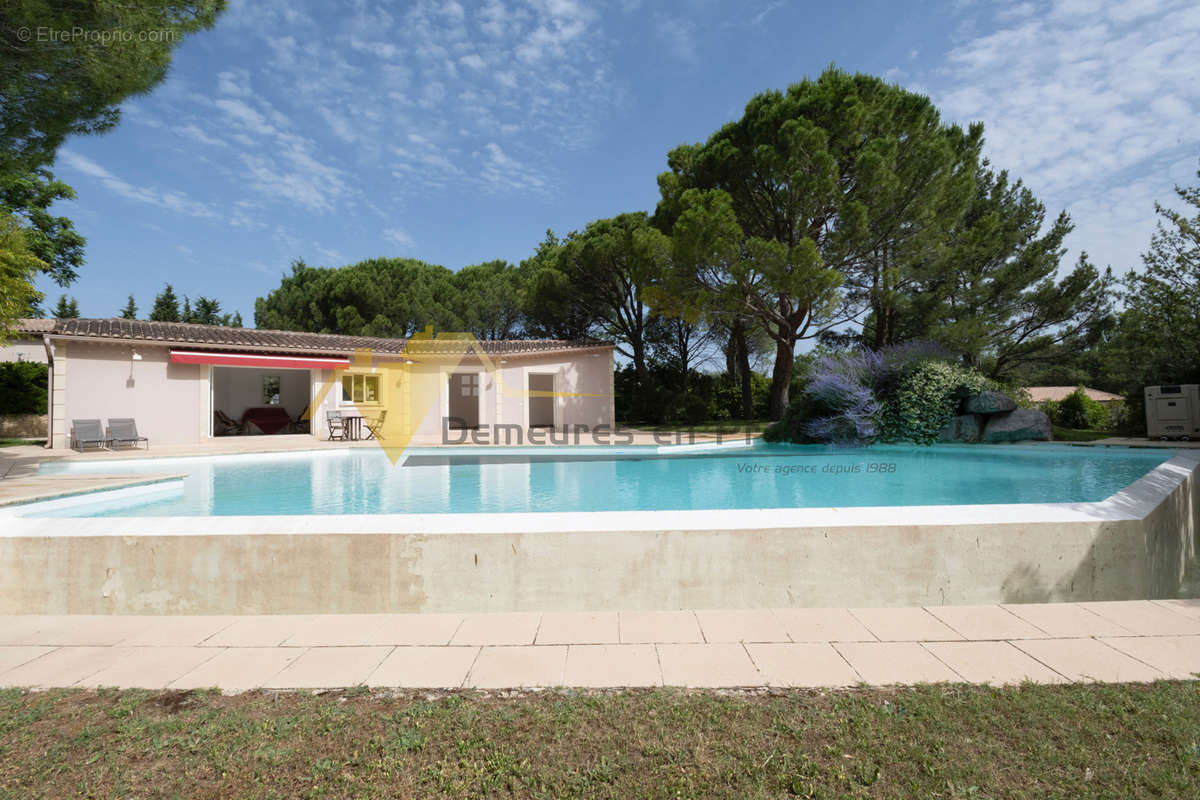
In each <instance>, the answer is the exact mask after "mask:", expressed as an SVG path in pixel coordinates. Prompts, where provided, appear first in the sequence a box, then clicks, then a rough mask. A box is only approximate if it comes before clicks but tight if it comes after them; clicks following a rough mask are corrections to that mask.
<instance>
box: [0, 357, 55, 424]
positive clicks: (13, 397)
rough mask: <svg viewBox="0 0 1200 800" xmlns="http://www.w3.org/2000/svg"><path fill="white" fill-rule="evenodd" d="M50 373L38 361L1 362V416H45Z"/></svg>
mask: <svg viewBox="0 0 1200 800" xmlns="http://www.w3.org/2000/svg"><path fill="white" fill-rule="evenodd" d="M48 371H49V368H48V367H47V366H46V365H45V364H39V363H37V362H36V361H2V362H0V414H45V413H46V387H47V385H48V378H47V372H48Z"/></svg>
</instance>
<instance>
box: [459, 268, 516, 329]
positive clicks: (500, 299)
mask: <svg viewBox="0 0 1200 800" xmlns="http://www.w3.org/2000/svg"><path fill="white" fill-rule="evenodd" d="M521 277H522V276H521V272H520V270H518V269H517V268H516V267H514V266H513V265H511V264H509V263H508V262H507V261H502V260H497V261H487V262H485V263H483V264H475V265H473V266H469V267H463V268H462V269H460V270H459V271H458V272H456V273H454V275H453V277H451V278H450V283H451V285H452V286H453V287H454V292H453V294H452V295H451V298H452V301H453V305H454V312H455V315H456V316H457V317H458V318H459V320H461V321H462V324H463V327H464V329H465V330H466V331H469V332H471V333H473V334H474V335H475V336H476V338H479V339H511V338H513V337H515V336H516V335H517V334H518V333H519V332H520V330H521V297H520V295H521Z"/></svg>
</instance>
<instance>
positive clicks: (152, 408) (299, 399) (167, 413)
mask: <svg viewBox="0 0 1200 800" xmlns="http://www.w3.org/2000/svg"><path fill="white" fill-rule="evenodd" d="M17 327H18V332H17V336H16V338H15V339H14V340H13V341H12V342H10V343H9V347H11V348H12V349H13V352H14V353H23V354H24V355H23V357H26V358H30V359H32V358H34V357H36V356H38V355H40V356H41V358H39V359H38V360H43V359H44V360H47V361H48V362H49V364H50V377H49V381H50V386H49V393H50V403H49V406H50V414H49V417H50V419H49V427H50V431H49V436H48V441H47V446H48V447H52V448H56V449H57V448H66V447H69V446H70V443H71V421H72V420H75V419H100V420H102V421H103V422H104V423H107V421H108V420H109V419H111V418H126V417H132V418H133V419H134V420H136V423H137V428H138V433H139V434H141V435H142V436H146V437H147V438H149V440H150V442H151V445H152V446H153V445H159V444H164V445H165V444H199V443H203V442H205V441H208V440H209V439H211V438H213V437H216V436H219V435H222V434H223V433H227V432H229V430H230V428H229V426H224V425H222V424H221V421H222V420H233V421H234V422H239V423H240V422H244V421H246V420H250V421H255V420H258V421H262V420H266V421H267V423H268V424H266V425H264V426H263V427H261V428H260V427H258V426H256V425H243V426H242V428H243V430H242V431H241V432H242V433H245V431H246V430H249V431H252V432H254V433H259V432H262V433H268V432H271V431H268V430H266V429H267V428H276V429H277V430H278V432H281V433H283V432H292V433H294V432H296V431H298V430H299V431H303V430H307V431H308V432H309V433H310V435H312V436H314V437H318V438H326V437H327V436H328V435H329V418H330V416H331V415H333V416H336V415H337V414H338V413H339V412H340V413H341V414H343V415H345V416H349V417H354V416H363V417H369V415H373V414H377V413H378V410H383V409H392V411H390V412H389V413H392V414H393V417H394V416H395V415H396V413H397V412H396V411H395V409H396V408H397V406H398V405H399V404H401V402H402V401H403V403H407V404H408V407H413V408H415V407H419V408H420V409H421V410H420V412H419V413H418V414H417V418H414V419H413V421H412V432H413V435H414V441H430V440H436V439H437V438H439V437H441V436H444V431H445V430H446V429H447V427H449V428H455V429H458V428H462V429H480V428H489V429H491V430H496V429H497V427H503V428H505V429H507V431H509V432H514V433H515V431H516V430H517V429H519V430H520V431H522V432H524V433H526V434H527V433H528V431H529V430H530V429H533V428H555V429H564V428H568V427H574V428H576V429H578V428H579V426H587V427H588V428H596V427H599V426H608V428H609V429H610V430H611V426H612V425H613V409H614V404H613V347H612V345H611V344H609V343H606V342H597V341H581V342H571V341H559V340H546V339H530V340H504V341H477V340H474V339H470V338H465V339H464V338H461V337H458V336H453V335H452V336H449V337H443V336H438V337H434V338H428V337H413V338H412V339H385V338H374V337H367V336H343V335H336V334H320V333H304V332H298V331H272V330H257V329H253V328H226V327H218V326H210V325H192V324H185V323H175V322H147V321H141V320H127V319H56V320H55V319H50V320H43V319H31V320H23V321H21V322H20V324H19V325H18V326H17ZM13 360H16V359H13ZM418 384H419V385H421V386H422V387H424V388H422V389H421V390H420V392H419V393H420V394H421V396H422V397H424V398H427V401H423V403H424V404H423V405H422V404H420V403H416V402H415V400H414V392H415V391H416V387H417V386H418ZM429 387H434V389H433V390H432V391H430V390H429ZM272 422H282V423H285V424H283V425H282V426H281V427H276V425H273V424H271V423H272Z"/></svg>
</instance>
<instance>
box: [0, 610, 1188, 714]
mask: <svg viewBox="0 0 1200 800" xmlns="http://www.w3.org/2000/svg"><path fill="white" fill-rule="evenodd" d="M1196 673H1200V600H1156V601H1130V602H1110V603H1079V604H1031V605H991V606H940V607H929V608H889V609H863V608H855V609H779V610H773V611H772V610H749V611H728V610H727V611H663V612H621V613H600V614H587V613H545V614H538V613H505V614H465V615H464V614H366V615H344V616H336V615H328V616H236V617H198V616H192V617H188V616H176V617H152V616H99V617H96V616H28V617H18V616H13V617H0V686H28V687H69V686H75V687H99V686H116V687H128V688H146V689H163V688H175V689H191V688H207V687H219V688H221V689H222V690H224V691H226V692H231V693H232V692H240V691H245V690H250V689H255V688H265V689H331V688H343V687H350V686H359V685H366V686H372V687H416V688H480V689H485V688H515V687H554V686H574V687H634V686H662V685H666V686H688V687H712V688H721V687H758V686H773V687H839V686H852V685H857V684H860V683H867V684H876V685H883V684H911V683H925V682H930V683H933V682H940V681H955V682H957V681H968V682H973V683H994V684H1005V683H1014V682H1021V681H1025V680H1031V681H1034V682H1038V683H1061V682H1069V681H1101V682H1109V681H1120V682H1127V681H1152V680H1158V679H1164V678H1177V679H1187V678H1192V677H1195V676H1196Z"/></svg>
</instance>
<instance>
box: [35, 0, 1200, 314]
mask: <svg viewBox="0 0 1200 800" xmlns="http://www.w3.org/2000/svg"><path fill="white" fill-rule="evenodd" d="M830 63H835V64H837V65H838V66H840V67H842V68H844V69H847V70H851V71H864V72H870V73H875V74H879V75H884V76H886V77H888V78H889V79H891V80H894V81H896V82H898V83H900V84H901V85H903V86H905V87H907V88H911V89H914V90H917V91H921V92H924V93H927V94H929V95H930V96H931V97H933V99H934V100H935V102H936V103H937V104H938V106H939V108H941V109H942V111H943V113H944V115H945V116H946V117H947V118H949V119H951V120H955V121H960V122H967V121H971V120H982V121H983V122H984V124H985V128H986V136H987V140H988V144H987V147H986V152H987V155H988V156H989V157H990V158H991V159H992V161H993V162H994V164H996V165H997V166H1001V167H1005V168H1007V169H1009V170H1010V172H1011V173H1012V174H1013V175H1016V176H1019V177H1021V178H1023V179H1024V180H1025V182H1026V183H1027V184H1028V185H1029V186H1030V187H1031V188H1032V189H1033V190H1034V191H1035V193H1036V194H1037V195H1038V196H1039V197H1040V198H1041V199H1042V200H1043V201H1045V202H1046V203H1047V205H1048V206H1049V211H1050V215H1051V216H1053V214H1054V213H1057V211H1058V210H1059V209H1062V208H1066V209H1067V210H1068V211H1069V212H1070V213H1071V215H1072V217H1073V218H1074V220H1075V223H1076V226H1077V228H1076V232H1075V233H1074V234H1072V236H1071V237H1070V239H1069V240H1068V244H1069V245H1070V247H1071V248H1072V251H1073V252H1072V255H1071V256H1069V258H1070V259H1073V258H1074V254H1075V253H1076V252H1077V251H1078V250H1079V249H1086V250H1087V251H1088V252H1089V253H1090V254H1091V255H1092V257H1093V260H1094V261H1096V262H1097V263H1099V264H1100V265H1102V266H1103V265H1106V264H1112V265H1113V266H1114V267H1115V268H1117V269H1118V270H1119V271H1122V272H1123V271H1124V270H1125V269H1127V268H1129V267H1134V266H1137V264H1138V254H1139V253H1140V252H1142V251H1143V250H1144V249H1145V246H1146V244H1147V242H1148V240H1149V236H1150V233H1151V232H1152V230H1153V227H1154V211H1153V204H1154V201H1155V200H1156V199H1157V200H1163V201H1170V200H1172V199H1173V195H1172V194H1171V188H1172V186H1173V185H1174V184H1176V183H1184V184H1189V183H1194V182H1195V171H1196V168H1197V158H1198V157H1200V126H1198V125H1197V124H1196V112H1197V109H1198V107H1200V81H1197V79H1196V76H1197V75H1200V5H1198V4H1197V3H1195V2H1194V0H1123V1H1122V2H1095V1H1094V0H1059V1H1058V2H1025V3H1011V2H1003V3H985V2H969V1H966V0H959V1H958V2H952V3H932V2H917V3H909V2H905V3H897V2H859V3H849V2H848V3H825V2H822V3H816V2H807V1H804V2H801V1H800V0H791V1H790V2H789V1H788V0H745V2H717V1H716V0H700V1H699V2H693V3H667V2H653V3H652V2H649V0H641V1H640V2H639V0H614V2H604V3H600V2H596V3H585V2H581V1H577V0H485V1H484V2H468V0H438V1H437V2H428V3H426V2H419V3H404V4H394V5H391V4H374V3H369V2H365V0H364V1H359V2H337V3H334V2H324V3H319V2H288V0H256V1H255V0H235V1H234V2H232V3H231V6H230V8H229V10H228V11H227V12H226V14H225V15H224V16H223V17H222V19H221V21H220V22H219V23H218V25H217V27H216V28H215V29H214V30H212V31H209V32H206V33H202V34H199V35H197V36H195V37H193V38H191V39H189V40H187V41H186V42H185V43H184V44H183V45H182V46H181V47H180V48H179V49H178V50H177V51H176V55H175V59H174V64H173V67H172V71H171V75H170V76H169V77H168V79H167V80H166V81H165V82H164V83H163V84H162V85H160V86H159V87H158V88H157V89H155V90H154V92H152V93H151V94H150V95H147V96H145V97H140V98H136V99H134V100H132V101H130V102H128V103H126V105H125V106H124V120H123V122H122V123H121V125H120V126H119V128H117V129H116V130H115V131H113V132H111V133H109V134H106V135H104V136H97V137H84V138H77V139H73V140H70V141H68V142H67V144H66V146H65V148H64V149H63V150H62V151H61V152H60V154H59V159H58V163H57V165H56V171H57V173H58V175H59V176H60V177H61V178H62V179H63V180H65V181H67V182H68V183H70V184H71V185H73V186H74V187H75V188H76V190H77V192H78V194H79V197H78V199H77V200H76V201H73V202H70V203H63V204H60V206H59V210H60V212H61V213H64V214H66V215H68V216H70V217H72V218H73V219H74V220H75V222H76V225H77V227H78V228H79V229H80V230H81V232H82V233H83V234H84V235H86V236H87V237H88V248H87V262H88V263H87V265H86V266H85V267H84V269H83V270H82V277H81V278H80V280H79V281H78V282H77V283H76V284H74V285H73V286H72V287H71V288H70V289H69V290H68V292H69V293H70V294H72V295H74V296H76V297H78V299H79V305H80V311H81V313H82V314H83V315H84V316H97V317H102V316H115V315H116V314H117V312H118V310H119V309H120V308H121V307H122V306H123V305H124V302H125V298H126V296H127V295H128V294H129V293H130V292H133V293H134V294H135V296H136V299H137V302H138V304H139V306H140V307H141V313H142V314H143V315H144V314H145V313H147V312H148V310H149V306H150V304H151V302H152V300H153V296H154V294H155V293H156V292H157V291H158V290H160V289H161V287H162V285H163V283H164V282H167V281H169V282H171V283H172V284H173V285H174V286H175V288H176V291H177V292H178V293H179V294H180V295H184V294H187V295H190V296H192V297H195V296H197V295H201V294H204V295H208V296H214V297H216V298H218V299H219V300H221V301H222V303H223V304H224V306H225V309H226V310H238V311H241V312H242V314H243V315H244V316H245V318H246V322H247V324H252V320H253V305H254V298H255V297H257V296H260V295H264V294H266V293H267V292H268V291H270V290H271V289H272V288H274V287H275V286H277V285H278V283H279V278H280V276H281V275H282V274H283V273H284V272H285V271H287V270H288V269H289V264H290V262H291V261H292V260H293V259H295V258H303V259H304V260H305V261H307V262H308V263H309V264H320V265H328V266H338V265H344V264H349V263H353V262H355V261H358V260H361V259H363V258H369V257H373V256H408V257H413V258H419V259H422V260H425V261H429V262H432V263H437V264H443V265H445V266H448V267H450V268H451V269H457V268H459V267H461V266H464V265H466V264H473V263H478V262H480V261H484V260H489V259H493V258H505V259H508V260H510V261H513V262H516V261H519V260H520V259H522V258H524V257H526V256H527V255H529V254H530V253H531V252H532V250H533V248H534V247H535V245H536V244H537V242H538V241H540V240H541V238H542V236H543V234H544V232H545V230H546V229H547V228H552V229H554V230H555V231H556V232H558V233H559V234H565V233H567V232H569V231H571V230H573V229H578V228H581V227H582V226H584V225H586V224H587V222H588V221H589V220H593V219H597V218H601V217H606V216H611V215H613V214H617V213H620V212H623V211H630V210H637V209H646V210H650V209H653V207H654V204H655V202H656V200H657V187H656V184H655V177H656V176H657V175H658V173H659V172H661V171H662V170H664V169H665V166H666V153H667V151H668V150H669V149H670V148H671V147H673V146H675V145H677V144H679V143H682V142H693V141H700V140H703V139H705V138H707V136H708V135H709V134H710V133H712V132H713V131H714V130H715V129H716V128H717V127H719V126H720V125H721V124H722V123H724V122H726V121H729V120H731V119H735V118H737V117H738V116H739V115H740V112H741V109H742V107H743V106H744V105H745V103H746V101H747V100H748V99H749V98H750V97H751V96H752V95H753V94H754V93H756V92H758V91H761V90H763V89H770V88H783V87H785V86H786V85H787V84H789V83H792V82H795V81H797V80H799V79H801V78H803V77H805V76H815V75H816V74H818V73H819V72H820V71H821V70H822V69H823V68H824V67H825V66H827V65H828V64H830ZM39 288H41V289H42V290H43V291H45V292H46V293H47V296H48V300H49V304H52V303H53V301H54V300H55V299H56V298H57V296H58V295H59V294H60V293H61V291H62V290H60V289H59V288H58V287H56V286H54V285H53V284H50V283H49V282H45V281H43V282H42V283H41V284H40V286H39Z"/></svg>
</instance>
